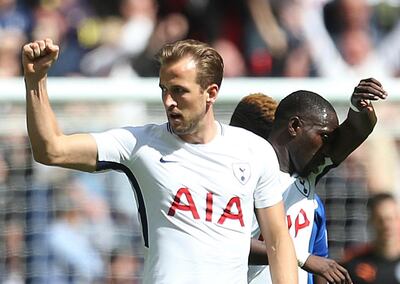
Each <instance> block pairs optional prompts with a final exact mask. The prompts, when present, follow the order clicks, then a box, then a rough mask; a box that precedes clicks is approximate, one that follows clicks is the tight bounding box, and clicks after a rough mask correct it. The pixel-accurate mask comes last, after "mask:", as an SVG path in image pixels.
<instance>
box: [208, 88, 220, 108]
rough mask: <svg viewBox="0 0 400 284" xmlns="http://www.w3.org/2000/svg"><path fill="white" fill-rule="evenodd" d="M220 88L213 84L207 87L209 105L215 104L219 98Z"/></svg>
mask: <svg viewBox="0 0 400 284" xmlns="http://www.w3.org/2000/svg"><path fill="white" fill-rule="evenodd" d="M218 91H219V87H218V85H217V84H211V85H209V86H208V87H207V90H206V95H207V100H206V102H207V104H213V103H214V102H215V101H216V99H217V97H218Z"/></svg>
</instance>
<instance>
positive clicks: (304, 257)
mask: <svg viewBox="0 0 400 284" xmlns="http://www.w3.org/2000/svg"><path fill="white" fill-rule="evenodd" d="M309 256H310V253H308V252H307V253H304V254H302V255H299V254H298V255H297V266H298V267H303V266H304V264H305V263H306V261H307V259H308V257H309Z"/></svg>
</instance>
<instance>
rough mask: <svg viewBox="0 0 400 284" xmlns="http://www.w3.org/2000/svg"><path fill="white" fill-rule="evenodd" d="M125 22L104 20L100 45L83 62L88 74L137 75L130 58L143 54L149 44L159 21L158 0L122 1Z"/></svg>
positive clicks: (85, 72) (122, 14)
mask: <svg viewBox="0 0 400 284" xmlns="http://www.w3.org/2000/svg"><path fill="white" fill-rule="evenodd" d="M119 12H120V15H121V16H122V21H115V20H111V21H110V19H109V20H108V21H105V22H104V25H103V31H107V28H109V27H111V28H113V29H112V30H111V31H110V32H108V33H107V32H105V33H104V34H103V35H104V37H103V39H102V42H101V44H100V46H99V47H97V48H95V49H94V50H92V51H91V52H89V53H88V54H87V55H86V56H85V57H84V58H83V59H82V62H81V68H82V70H83V72H84V74H86V75H89V76H108V75H113V74H115V73H116V76H119V75H125V76H126V75H134V70H132V69H131V68H130V65H129V58H132V57H135V56H137V55H138V54H140V53H141V52H142V51H143V50H144V49H145V47H146V46H147V44H148V41H149V38H150V36H151V34H152V32H153V30H154V28H155V26H156V23H157V5H156V2H155V0H122V1H121V2H120V7H119Z"/></svg>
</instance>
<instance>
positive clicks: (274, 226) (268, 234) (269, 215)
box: [256, 201, 288, 250]
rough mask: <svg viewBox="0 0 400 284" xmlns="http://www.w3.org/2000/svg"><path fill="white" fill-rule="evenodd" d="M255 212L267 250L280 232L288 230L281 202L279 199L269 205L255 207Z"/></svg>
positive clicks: (276, 239)
mask: <svg viewBox="0 0 400 284" xmlns="http://www.w3.org/2000/svg"><path fill="white" fill-rule="evenodd" d="M256 214H257V220H258V224H259V225H260V229H261V233H262V235H263V237H264V240H265V243H266V245H267V250H268V249H271V247H272V246H274V244H275V242H276V241H278V239H279V235H280V233H282V232H284V233H285V234H286V233H287V232H288V229H287V225H286V219H285V208H284V205H283V202H282V201H280V202H278V203H276V204H275V205H273V206H270V207H265V208H257V209H256Z"/></svg>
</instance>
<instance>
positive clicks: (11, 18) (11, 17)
mask: <svg viewBox="0 0 400 284" xmlns="http://www.w3.org/2000/svg"><path fill="white" fill-rule="evenodd" d="M24 2H25V1H17V0H0V30H2V29H10V30H13V31H15V32H19V33H23V34H28V33H29V31H30V28H31V17H30V14H29V10H28V9H26V7H24V6H23V5H20V4H22V3H24Z"/></svg>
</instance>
